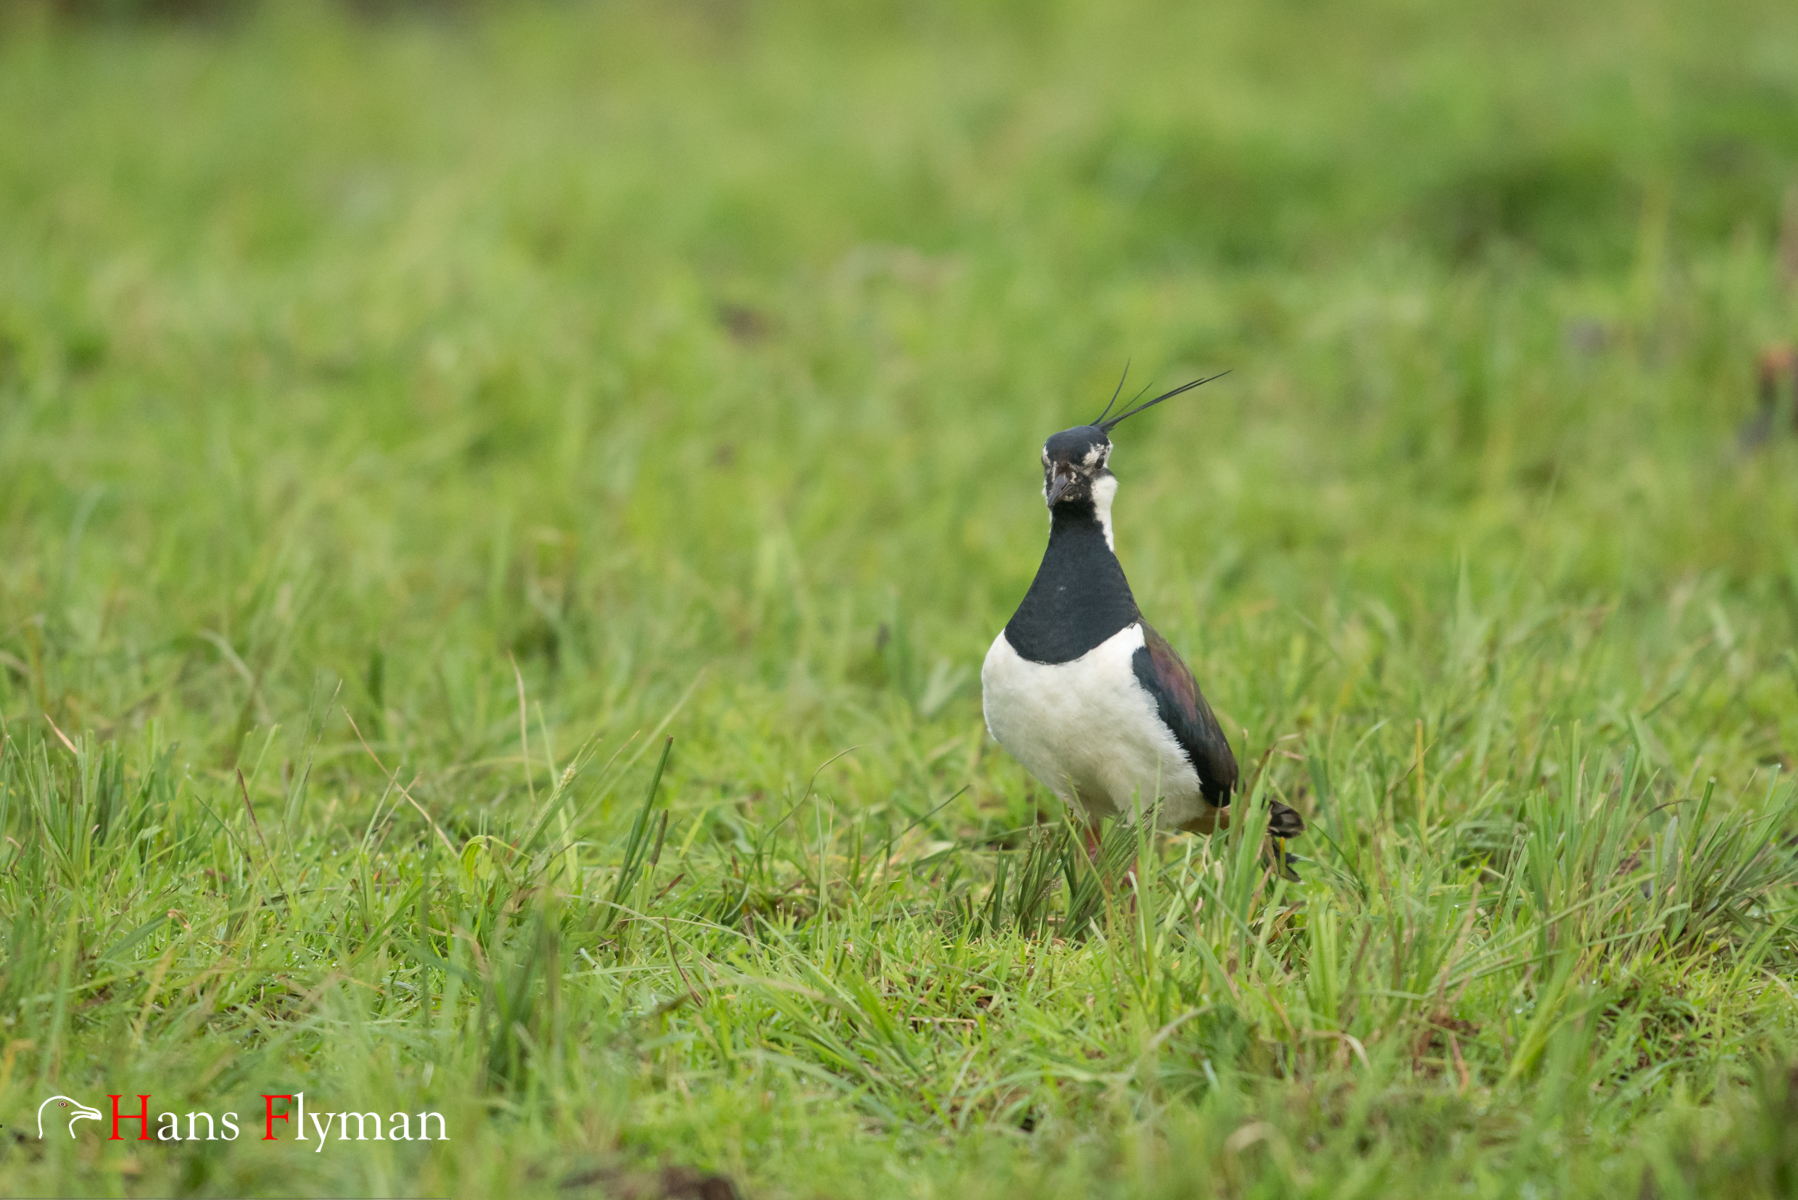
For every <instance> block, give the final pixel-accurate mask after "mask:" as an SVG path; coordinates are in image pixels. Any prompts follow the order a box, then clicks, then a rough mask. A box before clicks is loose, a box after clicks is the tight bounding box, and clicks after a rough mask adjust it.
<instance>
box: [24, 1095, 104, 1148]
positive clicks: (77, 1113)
mask: <svg viewBox="0 0 1798 1200" xmlns="http://www.w3.org/2000/svg"><path fill="white" fill-rule="evenodd" d="M52 1104H54V1105H56V1106H57V1107H58V1108H66V1109H71V1110H73V1111H71V1112H70V1114H69V1136H70V1137H74V1136H75V1122H77V1121H98V1120H99V1119H100V1110H99V1109H97V1108H90V1107H88V1106H87V1105H85V1104H83V1103H82V1102H81V1101H79V1100H77V1099H75V1097H73V1096H52V1097H50V1098H49V1099H48V1100H46V1101H44V1102H43V1103H42V1104H40V1105H38V1106H37V1135H38V1137H39V1138H42V1137H43V1136H44V1110H45V1109H46V1108H49V1107H50V1106H51V1105H52Z"/></svg>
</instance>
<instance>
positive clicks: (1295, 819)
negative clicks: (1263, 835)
mask: <svg viewBox="0 0 1798 1200" xmlns="http://www.w3.org/2000/svg"><path fill="white" fill-rule="evenodd" d="M1267 831H1268V832H1269V833H1271V834H1273V835H1274V836H1275V837H1277V838H1289V837H1297V836H1298V835H1299V834H1301V833H1303V832H1305V818H1303V817H1301V816H1299V811H1298V809H1296V808H1288V807H1287V806H1286V805H1284V804H1281V803H1280V802H1279V801H1278V800H1274V801H1271V802H1270V803H1269V804H1268V806H1267Z"/></svg>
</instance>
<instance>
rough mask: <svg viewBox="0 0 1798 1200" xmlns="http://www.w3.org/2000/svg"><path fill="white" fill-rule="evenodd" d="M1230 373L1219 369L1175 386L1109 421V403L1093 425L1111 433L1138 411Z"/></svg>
mask: <svg viewBox="0 0 1798 1200" xmlns="http://www.w3.org/2000/svg"><path fill="white" fill-rule="evenodd" d="M1125 370H1126V371H1128V370H1129V368H1128V367H1125ZM1229 373H1230V372H1228V371H1219V372H1218V373H1217V374H1216V375H1208V376H1206V377H1205V378H1204V379H1195V380H1193V381H1192V382H1191V383H1183V384H1181V385H1180V386H1179V387H1177V388H1174V389H1173V390H1172V391H1168V392H1163V393H1161V395H1159V396H1157V397H1155V398H1154V399H1153V400H1149V401H1146V402H1145V403H1142V404H1137V405H1136V406H1135V407H1134V408H1128V409H1125V410H1124V411H1123V412H1121V413H1119V414H1118V415H1117V416H1115V417H1112V418H1111V419H1110V420H1109V421H1108V420H1106V419H1105V413H1108V412H1110V411H1111V405H1110V404H1107V405H1106V406H1105V412H1103V413H1100V414H1099V419H1098V420H1097V421H1094V422H1093V425H1094V426H1095V427H1096V428H1097V429H1098V430H1099V431H1100V432H1101V433H1110V432H1111V431H1112V430H1113V429H1115V428H1117V426H1118V424H1119V423H1120V422H1122V421H1127V420H1129V419H1130V418H1131V417H1134V416H1135V415H1136V414H1137V413H1139V412H1142V411H1144V410H1145V409H1150V408H1154V407H1155V406H1156V405H1157V404H1160V403H1161V402H1162V401H1163V400H1171V399H1172V398H1173V397H1175V396H1178V395H1179V394H1180V393H1181V392H1190V391H1192V389H1194V388H1196V387H1199V386H1200V385H1202V384H1207V383H1210V382H1211V381H1212V380H1213V379H1222V378H1223V377H1224V376H1226V375H1228V374H1229ZM1123 389H1124V382H1123V380H1121V379H1120V380H1119V381H1118V391H1120V392H1121V391H1123ZM1141 394H1142V393H1141V392H1138V393H1137V395H1139V396H1140V395H1141ZM1111 399H1112V402H1113V403H1116V402H1117V396H1116V395H1115V394H1113V396H1112V397H1111ZM1132 403H1134V401H1132Z"/></svg>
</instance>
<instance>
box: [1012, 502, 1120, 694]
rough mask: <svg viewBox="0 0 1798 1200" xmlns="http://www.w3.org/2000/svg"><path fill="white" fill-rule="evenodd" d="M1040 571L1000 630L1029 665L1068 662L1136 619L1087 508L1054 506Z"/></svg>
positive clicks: (1102, 534)
mask: <svg viewBox="0 0 1798 1200" xmlns="http://www.w3.org/2000/svg"><path fill="white" fill-rule="evenodd" d="M1053 514H1054V515H1053V517H1052V518H1051V520H1052V524H1051V526H1050V529H1049V548H1048V549H1047V550H1046V551H1044V552H1043V565H1042V566H1040V567H1038V568H1037V569H1036V579H1035V580H1034V581H1032V582H1031V584H1030V590H1029V591H1028V592H1026V593H1025V594H1024V602H1023V603H1022V604H1020V605H1018V611H1017V612H1015V613H1013V614H1012V618H1011V622H1010V623H1009V624H1007V625H1006V626H1005V640H1006V641H1008V642H1010V643H1011V648H1012V649H1013V650H1016V651H1017V652H1018V654H1019V655H1020V656H1022V657H1024V658H1027V659H1029V660H1030V661H1031V662H1039V663H1062V662H1072V661H1073V660H1074V659H1076V658H1079V657H1080V656H1081V655H1082V654H1085V653H1086V652H1087V651H1088V650H1091V649H1092V648H1093V647H1094V646H1097V645H1099V644H1100V643H1101V642H1103V641H1105V639H1107V638H1109V637H1110V636H1111V635H1112V634H1114V633H1116V632H1117V631H1118V630H1120V629H1123V628H1125V627H1126V626H1128V625H1132V624H1134V623H1135V622H1137V621H1140V620H1141V619H1142V614H1141V613H1139V612H1138V611H1137V608H1136V597H1134V596H1132V595H1131V594H1130V582H1129V581H1128V580H1127V579H1125V578H1124V568H1123V567H1122V566H1121V565H1119V563H1118V559H1117V555H1115V554H1113V553H1112V552H1111V547H1110V546H1108V545H1106V544H1105V530H1104V528H1103V527H1101V526H1100V524H1099V517H1098V513H1097V512H1096V511H1095V510H1094V509H1093V506H1092V504H1091V503H1087V504H1058V505H1056V506H1055V508H1054V510H1053Z"/></svg>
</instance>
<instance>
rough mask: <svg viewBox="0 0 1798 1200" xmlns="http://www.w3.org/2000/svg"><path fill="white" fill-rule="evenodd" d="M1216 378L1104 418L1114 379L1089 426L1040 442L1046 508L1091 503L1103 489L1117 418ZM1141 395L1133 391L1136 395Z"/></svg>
mask: <svg viewBox="0 0 1798 1200" xmlns="http://www.w3.org/2000/svg"><path fill="white" fill-rule="evenodd" d="M1128 371H1129V368H1128V367H1126V368H1125V372H1126V374H1127V373H1128ZM1216 378H1218V376H1216V375H1212V376H1210V377H1209V378H1206V379H1195V380H1193V381H1192V382H1191V383H1188V384H1183V385H1182V386H1180V387H1177V388H1175V389H1174V390H1173V391H1171V392H1163V393H1161V395H1159V396H1157V397H1155V398H1154V399H1153V400H1149V401H1146V402H1144V403H1142V404H1138V405H1136V406H1135V407H1133V408H1129V407H1127V408H1126V409H1125V411H1123V412H1121V413H1119V414H1118V415H1117V416H1115V417H1110V418H1109V419H1108V418H1107V414H1108V413H1110V412H1111V405H1112V404H1116V403H1117V398H1118V392H1121V391H1123V388H1124V381H1123V380H1121V379H1120V380H1118V390H1117V391H1116V392H1113V393H1112V394H1111V404H1107V405H1106V406H1105V412H1102V413H1100V414H1099V419H1098V420H1096V421H1094V422H1093V423H1092V424H1091V425H1076V426H1074V427H1073V428H1072V429H1064V430H1062V431H1061V432H1060V433H1058V434H1055V435H1054V436H1053V437H1051V438H1050V439H1049V440H1048V441H1046V442H1044V443H1043V499H1044V500H1046V501H1047V502H1048V504H1049V510H1050V511H1051V512H1053V511H1054V510H1055V506H1056V505H1058V504H1081V503H1092V502H1093V501H1094V500H1095V498H1096V496H1097V493H1098V492H1102V491H1105V490H1106V484H1105V483H1104V482H1103V481H1105V480H1109V479H1112V478H1113V476H1112V474H1111V471H1110V470H1109V469H1107V464H1108V463H1110V461H1111V437H1110V434H1111V431H1112V430H1113V429H1115V428H1117V425H1118V423H1119V422H1120V421H1124V420H1127V419H1128V418H1130V417H1134V416H1135V415H1136V414H1137V413H1139V412H1141V411H1143V410H1144V409H1145V408H1153V407H1154V406H1155V405H1157V404H1160V403H1161V402H1162V401H1163V400H1166V399H1169V398H1170V397H1173V396H1178V395H1179V394H1180V393H1181V392H1189V391H1191V390H1192V389H1193V388H1196V387H1198V386H1199V385H1200V384H1202V383H1210V382H1211V380H1213V379H1216ZM1141 394H1142V393H1140V392H1139V393H1137V395H1138V396H1139V397H1140V396H1141ZM1110 486H1111V487H1115V486H1116V485H1115V484H1112V485H1110Z"/></svg>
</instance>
